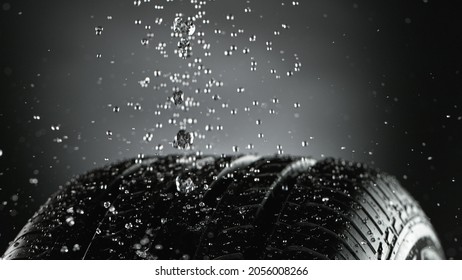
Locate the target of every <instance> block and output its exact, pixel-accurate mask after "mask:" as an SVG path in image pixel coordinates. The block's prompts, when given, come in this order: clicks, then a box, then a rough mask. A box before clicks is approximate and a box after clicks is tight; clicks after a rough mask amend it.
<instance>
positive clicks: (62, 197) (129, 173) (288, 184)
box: [3, 155, 444, 259]
mask: <svg viewBox="0 0 462 280" xmlns="http://www.w3.org/2000/svg"><path fill="white" fill-rule="evenodd" d="M183 184H185V185H183ZM177 185H180V187H178V186H177ZM184 186H186V187H185V188H183V187H184ZM3 258H4V259H442V258H444V255H443V251H442V249H441V245H440V243H439V241H438V238H437V236H436V234H435V232H434V230H433V228H432V226H431V224H430V223H429V221H428V219H427V218H426V216H425V214H424V213H423V211H422V209H421V208H420V207H419V205H418V204H417V202H416V201H415V200H413V199H412V198H411V196H410V195H409V194H408V193H407V192H406V191H405V190H404V189H403V188H402V187H401V186H400V185H399V183H398V182H397V181H396V179H395V178H393V177H392V176H389V175H386V174H384V173H380V172H378V171H376V170H374V169H371V168H368V167H366V166H364V165H362V164H358V163H352V162H346V161H342V160H334V159H325V160H321V161H315V160H312V159H308V158H301V157H289V156H286V157H281V156H268V157H259V156H254V155H249V156H240V157H228V156H223V157H216V156H202V157H196V156H193V155H191V156H174V155H172V156H165V157H160V156H159V157H152V158H146V159H136V160H129V161H126V162H122V163H119V164H116V165H113V166H108V167H105V168H103V169H99V170H96V171H93V172H90V173H88V174H86V175H83V176H81V177H77V178H75V179H73V180H71V181H70V182H69V183H68V184H67V185H66V186H65V187H64V188H63V189H62V190H60V191H58V192H57V193H56V194H55V195H54V196H53V197H52V198H50V199H49V200H48V201H47V202H46V203H45V205H43V206H42V207H41V208H40V210H39V211H38V212H37V213H36V214H35V215H34V216H33V217H32V218H31V219H30V220H29V222H28V223H27V224H26V225H25V226H24V228H23V229H22V230H21V232H20V233H19V234H18V236H17V237H16V239H15V240H14V241H13V242H12V243H11V245H10V247H9V248H8V249H7V250H6V252H5V254H4V256H3Z"/></svg>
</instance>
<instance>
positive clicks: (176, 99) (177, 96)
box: [171, 90, 184, 106]
mask: <svg viewBox="0 0 462 280" xmlns="http://www.w3.org/2000/svg"><path fill="white" fill-rule="evenodd" d="M171 100H172V102H173V103H174V104H175V105H177V106H178V105H181V104H183V102H184V93H183V91H181V90H177V91H175V92H173V96H172V97H171Z"/></svg>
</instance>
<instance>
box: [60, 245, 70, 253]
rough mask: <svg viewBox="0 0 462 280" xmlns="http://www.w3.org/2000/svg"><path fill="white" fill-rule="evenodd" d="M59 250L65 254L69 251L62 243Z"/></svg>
mask: <svg viewBox="0 0 462 280" xmlns="http://www.w3.org/2000/svg"><path fill="white" fill-rule="evenodd" d="M60 252H61V253H63V254H65V253H67V252H69V248H67V246H65V245H64V246H62V247H61V250H60Z"/></svg>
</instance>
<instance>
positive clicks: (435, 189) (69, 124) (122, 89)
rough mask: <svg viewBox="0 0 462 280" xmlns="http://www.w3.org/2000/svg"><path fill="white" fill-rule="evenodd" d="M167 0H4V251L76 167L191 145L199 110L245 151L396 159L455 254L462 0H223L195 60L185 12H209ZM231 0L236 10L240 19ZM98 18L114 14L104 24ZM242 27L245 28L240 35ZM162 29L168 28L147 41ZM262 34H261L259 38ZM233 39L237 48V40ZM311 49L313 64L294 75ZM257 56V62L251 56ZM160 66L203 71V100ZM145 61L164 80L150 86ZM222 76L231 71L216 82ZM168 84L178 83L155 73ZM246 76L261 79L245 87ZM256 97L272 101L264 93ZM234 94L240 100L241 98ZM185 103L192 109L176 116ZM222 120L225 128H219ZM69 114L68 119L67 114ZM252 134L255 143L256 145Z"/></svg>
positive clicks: (0, 231)
mask: <svg viewBox="0 0 462 280" xmlns="http://www.w3.org/2000/svg"><path fill="white" fill-rule="evenodd" d="M151 2H152V3H142V5H141V6H140V7H135V6H134V5H133V1H131V0H126V1H114V0H111V1H109V0H104V1H63V0H60V1H57V0H48V1H24V0H19V1H18V0H15V1H14V2H9V1H8V2H4V1H2V2H0V94H1V99H0V100H1V101H0V251H2V250H3V249H4V248H6V246H7V244H8V242H9V241H11V240H12V239H13V238H14V236H15V235H16V234H17V233H18V231H19V230H20V229H21V227H22V226H23V225H24V223H25V222H26V221H27V219H28V218H29V217H30V216H31V215H32V214H33V213H34V211H36V210H37V209H38V207H39V205H40V204H42V203H43V202H45V201H46V198H47V197H48V196H49V195H50V194H52V193H53V192H55V191H56V190H57V189H58V187H59V186H60V185H63V184H64V183H65V182H66V180H68V179H69V178H70V177H71V176H73V175H76V174H79V173H82V172H85V171H88V170H90V169H92V168H95V167H98V166H102V165H104V164H108V163H110V162H114V161H117V160H120V159H124V158H129V157H134V156H136V155H138V154H140V153H142V154H146V155H149V154H155V153H159V151H157V150H156V149H155V147H156V145H159V144H162V145H163V146H164V149H163V151H160V153H161V154H168V153H172V152H178V151H176V150H174V149H173V148H171V146H170V145H169V142H171V141H172V140H173V137H174V135H175V134H176V132H177V131H178V130H179V129H180V122H181V121H182V120H184V119H187V118H193V119H196V120H197V123H196V124H192V125H189V124H188V125H186V128H187V130H188V131H195V132H197V133H198V135H197V136H199V135H203V136H204V137H203V139H199V138H202V137H196V141H195V150H196V151H202V152H204V153H214V154H221V153H232V152H233V150H232V147H233V146H234V145H237V146H239V148H240V152H241V153H246V152H258V153H262V154H273V153H276V152H277V148H276V147H277V145H282V148H283V150H284V153H285V154H302V155H311V156H313V157H315V158H322V157H328V156H329V157H341V158H345V159H348V160H355V161H361V162H365V163H368V164H370V165H372V166H375V167H377V168H380V169H381V170H384V171H387V172H389V173H391V174H394V175H396V176H397V177H398V179H399V180H400V181H401V182H402V184H403V185H404V186H405V187H406V188H407V189H408V190H409V191H410V192H411V193H412V194H413V195H414V196H415V198H416V199H417V200H418V201H419V202H420V203H421V205H422V207H423V208H424V210H425V212H426V213H427V214H428V216H429V217H430V218H431V220H432V222H433V224H434V226H435V228H436V230H437V232H438V233H439V235H440V238H441V240H442V242H443V245H444V248H445V252H446V254H447V256H448V257H449V258H457V259H462V245H461V244H462V243H461V242H462V241H461V240H462V212H461V207H462V202H461V198H462V189H461V186H460V182H461V181H462V177H461V174H462V173H461V171H462V164H460V158H461V155H462V148H461V143H462V134H461V132H462V127H461V124H462V112H461V108H460V107H461V106H462V92H461V89H462V79H461V73H460V71H461V70H462V60H461V51H460V50H462V43H461V41H460V35H461V31H460V27H461V26H462V18H461V17H460V12H459V11H458V10H457V9H456V8H455V7H456V6H457V5H456V4H455V3H457V2H456V1H453V3H454V4H453V5H450V2H449V1H445V2H444V3H445V4H442V3H441V1H439V3H438V1H435V0H419V1H417V0H415V1H414V0H412V1H398V0H394V1H370V0H368V1H366V0H361V1H307V0H300V1H299V2H300V5H299V6H292V1H281V0H279V1H268V0H252V1H250V2H249V3H246V1H236V0H233V1H225V0H216V1H214V2H208V1H207V5H206V6H205V7H204V9H203V10H205V11H206V16H205V18H207V19H208V20H210V24H208V25H207V24H202V23H201V21H200V22H197V23H196V27H197V28H196V34H197V32H204V33H205V36H204V39H205V40H206V41H207V43H210V45H211V49H210V52H211V54H212V55H211V56H210V57H205V56H204V50H203V49H202V48H201V47H200V46H199V45H198V44H197V38H196V40H194V41H193V57H192V58H190V59H188V60H181V59H180V58H178V57H177V56H176V55H175V54H174V53H173V50H174V49H175V48H176V41H177V39H175V38H171V37H170V32H171V30H170V25H171V24H172V22H173V19H174V17H175V13H178V12H181V13H183V14H185V15H187V16H190V15H193V14H194V13H195V10H194V8H193V5H192V4H191V3H190V2H188V1H178V0H175V1H174V2H168V3H167V2H165V1H154V0H153V1H151ZM282 3H284V4H285V5H282ZM155 5H163V6H164V9H163V10H159V9H155ZM247 7H250V8H251V12H250V13H245V12H244V9H245V8H247ZM230 13H232V14H233V15H234V17H235V20H234V21H227V20H226V15H227V14H230ZM108 16H112V19H108ZM155 18H163V22H162V24H161V25H157V24H156V23H155ZM136 20H141V22H142V23H141V25H136V24H135V21H136ZM281 24H288V25H289V26H290V28H289V29H283V28H282V27H281ZM145 25H151V27H152V29H151V30H150V31H148V30H145ZM95 26H103V28H104V31H103V33H102V35H101V36H96V35H95V30H94V28H95ZM216 29H217V30H221V34H220V33H216V32H215V30H216ZM238 29H243V30H244V32H243V33H241V34H238V37H231V36H230V34H231V32H237V30H238ZM275 30H279V31H280V35H279V36H274V35H273V32H274V31H275ZM147 32H152V33H154V39H153V40H152V41H151V42H150V44H149V45H148V46H142V44H141V42H140V40H141V38H143V37H146V33H147ZM253 34H255V35H257V40H256V42H249V37H250V36H251V35H253ZM266 41H272V47H273V50H272V51H267V50H266V45H265V42H266ZM159 42H165V43H166V48H165V50H166V51H167V54H168V55H169V57H168V58H164V57H163V56H162V55H160V54H159V52H158V50H156V48H155V46H156V45H157V44H158V43H159ZM231 45H236V47H237V48H238V49H237V51H235V52H234V53H233V55H232V56H224V51H225V50H227V49H228V48H229V47H230V46H231ZM244 47H249V48H250V50H251V51H250V53H249V54H243V53H242V49H243V48H244ZM98 53H101V55H102V57H101V58H99V59H98V58H96V54H98ZM295 54H296V55H297V56H298V57H299V62H300V63H301V64H302V67H301V71H300V72H295V73H294V76H291V77H287V76H286V72H287V71H289V70H291V68H293V66H294V63H295V62H296V60H295V57H294V55H295ZM196 57H200V58H202V63H203V64H204V67H205V68H209V69H211V70H212V74H211V75H205V74H204V72H203V71H202V72H201V74H200V75H199V76H194V72H195V71H197V70H194V69H192V68H189V67H188V63H190V62H193V60H194V58H196ZM251 57H253V58H254V60H255V61H257V63H258V65H257V71H250V63H251ZM270 69H276V71H277V74H279V75H281V79H276V78H275V75H273V74H271V73H270ZM154 70H161V71H162V73H163V74H166V73H180V74H185V73H189V74H190V77H191V78H193V77H194V80H195V82H193V81H192V79H189V81H190V84H189V86H188V85H186V86H181V88H182V89H183V91H184V92H185V95H186V96H187V97H192V98H194V100H195V101H198V102H200V104H201V105H200V106H199V107H192V108H190V109H189V110H181V109H179V108H171V109H167V110H164V109H158V108H157V107H158V106H159V105H164V104H165V101H166V100H167V98H168V96H170V94H171V92H172V87H173V86H174V85H173V84H172V83H171V82H170V81H169V79H168V77H157V78H156V77H154V75H153V71H154ZM196 74H197V73H196ZM145 77H150V78H151V83H150V85H149V87H147V88H141V87H140V85H139V84H138V81H140V80H143V79H144V78H145ZM211 78H214V79H216V80H219V81H222V82H223V85H224V86H223V87H213V88H212V92H211V93H204V91H203V89H204V88H205V83H206V82H207V81H209V80H210V79H211ZM161 84H165V85H166V87H162V88H160V89H158V90H156V89H155V88H154V87H155V86H156V85H157V86H159V85H161ZM238 87H244V88H245V92H244V93H237V92H236V89H237V88H238ZM197 88H200V89H201V91H200V92H199V93H195V89H197ZM214 94H218V95H220V97H221V100H219V101H215V100H213V99H212V96H213V95H214ZM275 97H276V98H278V99H279V103H278V104H274V103H272V101H271V100H272V98H275ZM253 100H258V101H259V102H260V105H259V106H258V107H254V106H252V101H253ZM127 102H133V103H139V104H140V105H141V108H142V109H141V110H134V108H133V107H129V106H127ZM295 102H299V103H300V104H301V107H300V108H294V105H293V104H294V103H295ZM223 104H228V107H227V108H223ZM111 106H119V107H120V112H119V113H114V112H112V107H111ZM245 107H250V108H251V110H250V112H245V111H244V108H245ZM234 108H237V109H238V113H237V114H236V115H232V114H230V111H231V110H232V109H234ZM209 109H215V113H214V114H209V113H208V112H209ZM269 109H274V110H275V112H276V114H269V113H268V111H269ZM155 111H160V112H161V114H160V115H156V114H155ZM174 114H177V115H174ZM34 116H40V120H35V119H34ZM172 117H174V118H175V119H177V120H178V123H177V125H171V124H169V123H168V119H169V118H172ZM257 119H261V120H262V122H263V123H262V125H260V126H258V125H256V123H255V121H256V120H257ZM158 123H159V124H160V123H161V124H162V128H156V124H158ZM208 124H211V125H213V126H215V127H216V126H217V125H222V126H223V128H224V129H223V130H222V131H216V130H214V131H212V132H207V131H205V126H206V125H208ZM55 125H60V130H58V131H55V130H52V129H51V126H55ZM107 130H111V131H112V132H113V136H112V140H110V139H108V136H107V135H106V131H107ZM147 132H151V133H153V140H152V141H151V142H149V143H146V142H144V141H143V136H144V135H145V134H146V133H147ZM258 133H263V134H264V135H265V137H264V138H258V137H257V135H258ZM57 138H60V139H62V142H61V143H58V142H57V141H56V139H57ZM304 140H307V141H308V142H309V146H308V147H302V145H301V143H302V141H304ZM249 143H252V144H253V145H255V148H254V149H253V150H252V151H248V150H246V149H245V147H246V146H247V145H248V144H249ZM206 144H212V145H213V148H212V149H206Z"/></svg>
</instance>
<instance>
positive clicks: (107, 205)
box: [103, 201, 111, 209]
mask: <svg viewBox="0 0 462 280" xmlns="http://www.w3.org/2000/svg"><path fill="white" fill-rule="evenodd" d="M103 206H104V208H106V209H107V208H109V207H111V203H110V202H109V201H105V202H104V203H103Z"/></svg>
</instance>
